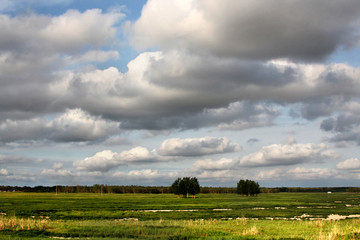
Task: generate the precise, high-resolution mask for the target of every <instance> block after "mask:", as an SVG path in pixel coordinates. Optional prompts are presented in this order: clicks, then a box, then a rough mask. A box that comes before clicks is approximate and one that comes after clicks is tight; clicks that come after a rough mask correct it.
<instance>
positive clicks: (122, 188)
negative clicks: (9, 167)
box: [0, 184, 360, 194]
mask: <svg viewBox="0 0 360 240" xmlns="http://www.w3.org/2000/svg"><path fill="white" fill-rule="evenodd" d="M56 190H57V191H58V192H59V193H114V194H124V193H143V194H161V193H174V192H173V190H172V189H171V186H137V185H104V184H95V185H92V186H83V185H76V186H62V185H58V186H34V187H29V186H0V191H2V192H4V191H6V192H9V191H18V192H53V193H55V192H56ZM280 192H360V188H358V187H316V188H310V187H296V188H295V187H275V188H265V187H260V193H280ZM199 193H201V194H211V193H213V194H215V193H217V194H220V193H229V194H236V193H238V190H237V187H202V186H200V192H199Z"/></svg>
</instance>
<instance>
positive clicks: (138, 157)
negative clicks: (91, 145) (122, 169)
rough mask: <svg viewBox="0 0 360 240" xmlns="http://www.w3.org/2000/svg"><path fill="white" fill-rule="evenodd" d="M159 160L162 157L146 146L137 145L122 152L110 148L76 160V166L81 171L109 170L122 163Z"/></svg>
mask: <svg viewBox="0 0 360 240" xmlns="http://www.w3.org/2000/svg"><path fill="white" fill-rule="evenodd" d="M158 161H160V158H159V157H158V156H156V155H155V154H154V153H153V152H150V151H149V150H147V149H146V148H144V147H135V148H132V149H130V150H128V151H123V152H121V153H117V152H113V151H110V150H104V151H101V152H97V153H96V154H95V155H94V156H91V157H87V158H85V159H84V160H81V161H78V162H75V163H74V166H76V168H77V169H78V170H80V171H89V172H94V171H95V172H96V171H99V172H107V171H109V170H110V169H113V168H116V167H119V166H122V165H128V164H142V163H153V162H158Z"/></svg>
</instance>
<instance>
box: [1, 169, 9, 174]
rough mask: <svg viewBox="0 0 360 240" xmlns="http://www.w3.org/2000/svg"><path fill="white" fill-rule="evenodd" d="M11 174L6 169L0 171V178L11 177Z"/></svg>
mask: <svg viewBox="0 0 360 240" xmlns="http://www.w3.org/2000/svg"><path fill="white" fill-rule="evenodd" d="M9 175H10V173H9V171H8V170H6V169H5V168H2V169H0V176H9Z"/></svg>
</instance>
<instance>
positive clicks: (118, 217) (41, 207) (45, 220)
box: [0, 193, 360, 240]
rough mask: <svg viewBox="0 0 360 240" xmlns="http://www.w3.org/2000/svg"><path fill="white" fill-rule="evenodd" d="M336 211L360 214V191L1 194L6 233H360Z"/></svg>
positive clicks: (1, 233)
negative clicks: (183, 194) (333, 216)
mask: <svg viewBox="0 0 360 240" xmlns="http://www.w3.org/2000/svg"><path fill="white" fill-rule="evenodd" d="M330 214H339V215H343V216H349V215H354V214H360V195H359V194H345V193H336V194H320V193H284V194H261V195H259V196H257V197H243V196H239V195H236V194H204V195H200V196H199V197H198V198H196V199H183V198H180V199H179V198H177V197H176V196H174V195H171V194H158V195H155V194H104V195H100V194H59V195H55V194H35V193H32V194H29V193H26V194H25V193H0V239H49V238H55V239H56V238H65V239H205V238H206V239H319V240H321V239H360V219H346V220H341V221H328V220H320V219H321V218H325V219H326V218H328V216H329V215H330ZM255 218H256V219H257V220H255ZM284 218H285V219H287V220H283V219H284ZM270 219H276V220H270ZM294 219H297V220H294ZM311 219H315V220H311Z"/></svg>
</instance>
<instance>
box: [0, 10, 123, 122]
mask: <svg viewBox="0 0 360 240" xmlns="http://www.w3.org/2000/svg"><path fill="white" fill-rule="evenodd" d="M122 17H123V14H121V13H119V12H109V13H103V12H101V10H99V9H90V10H87V11H85V12H79V11H76V10H69V11H67V12H66V13H64V14H63V15H60V16H57V17H52V16H48V15H36V14H28V15H21V16H20V15H14V16H9V15H4V14H0V31H1V32H2V34H3V37H2V38H1V39H0V74H1V83H0V112H1V113H2V114H1V118H0V121H1V120H4V119H5V120H6V119H14V118H15V119H24V118H33V117H34V116H35V115H36V114H39V113H42V114H44V113H47V114H53V113H54V112H59V111H62V110H64V109H66V108H72V107H71V106H63V105H59V104H58V102H57V101H58V99H59V98H61V96H63V95H64V92H63V91H62V90H64V86H66V79H65V80H64V79H63V77H65V78H66V74H65V72H66V71H65V69H66V64H67V63H66V60H67V59H68V58H70V59H72V60H76V61H78V62H80V61H89V60H91V61H104V60H106V59H109V58H110V57H111V58H113V57H116V55H117V54H116V52H114V51H111V50H109V51H106V52H105V51H103V50H100V49H101V48H102V47H104V46H105V45H107V44H110V43H111V42H113V41H115V37H116V33H117V30H118V29H117V28H116V27H115V24H116V23H117V22H118V21H119V20H120V19H121V18H122ZM89 49H91V50H90V51H89ZM108 49H109V47H108Z"/></svg>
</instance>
